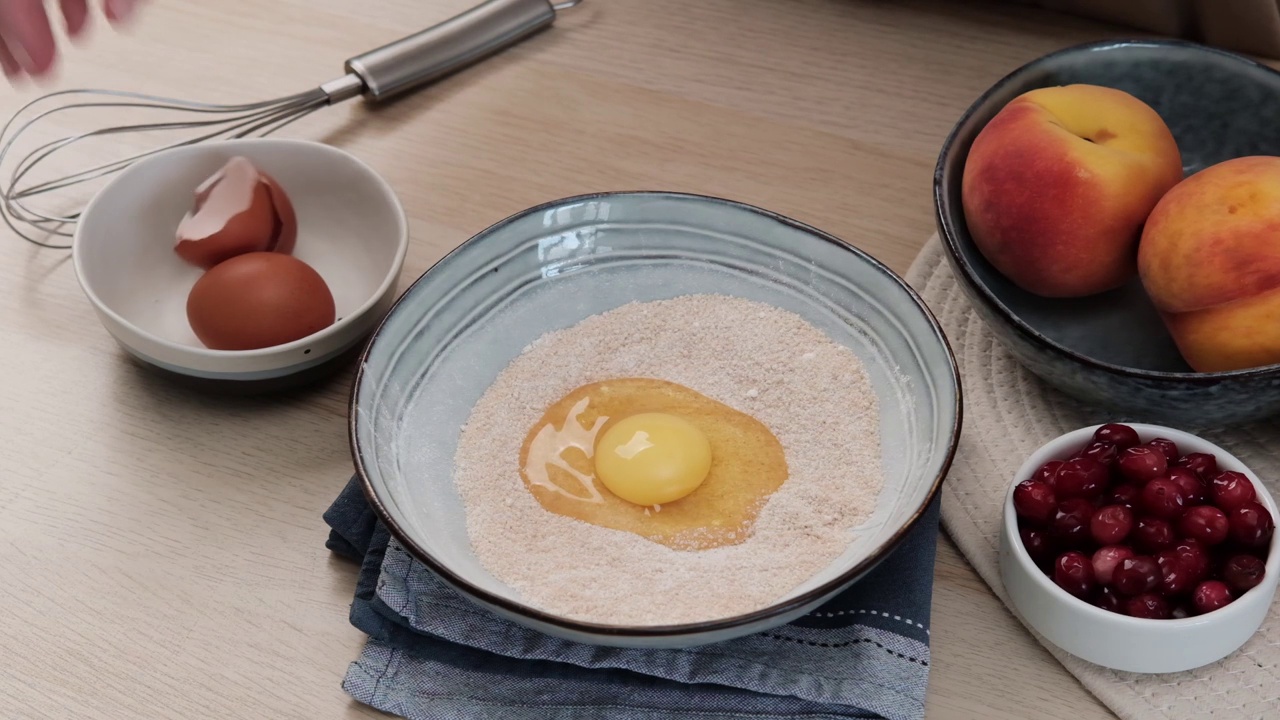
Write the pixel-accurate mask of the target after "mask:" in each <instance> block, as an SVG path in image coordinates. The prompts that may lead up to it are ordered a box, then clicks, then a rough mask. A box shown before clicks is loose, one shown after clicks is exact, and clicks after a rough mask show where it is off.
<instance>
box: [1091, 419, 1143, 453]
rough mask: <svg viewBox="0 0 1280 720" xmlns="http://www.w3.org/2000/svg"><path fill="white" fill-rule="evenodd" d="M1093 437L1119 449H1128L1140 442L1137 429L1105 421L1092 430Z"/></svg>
mask: <svg viewBox="0 0 1280 720" xmlns="http://www.w3.org/2000/svg"><path fill="white" fill-rule="evenodd" d="M1093 439H1094V441H1096V442H1105V443H1111V444H1112V445H1115V446H1116V448H1118V449H1120V450H1128V449H1129V448H1131V447H1134V446H1135V445H1137V444H1138V443H1140V442H1142V440H1141V439H1139V438H1138V431H1137V430H1134V429H1133V428H1131V427H1129V426H1128V425H1121V424H1120V423H1107V424H1106V425H1103V426H1101V427H1099V428H1098V429H1097V430H1094V431H1093Z"/></svg>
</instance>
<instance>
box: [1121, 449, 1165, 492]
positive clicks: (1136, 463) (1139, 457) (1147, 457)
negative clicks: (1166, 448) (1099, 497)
mask: <svg viewBox="0 0 1280 720" xmlns="http://www.w3.org/2000/svg"><path fill="white" fill-rule="evenodd" d="M1116 467H1117V468H1118V469H1119V470H1120V476H1121V477H1123V478H1124V479H1126V480H1128V481H1129V482H1136V483H1145V482H1147V481H1148V480H1154V479H1156V478H1158V477H1160V476H1161V475H1164V474H1165V473H1167V472H1169V460H1168V458H1166V457H1165V456H1164V453H1163V452H1161V451H1160V450H1158V449H1156V448H1151V447H1147V446H1145V445H1139V446H1138V447H1131V448H1129V449H1128V450H1125V451H1124V452H1122V453H1120V459H1119V460H1116Z"/></svg>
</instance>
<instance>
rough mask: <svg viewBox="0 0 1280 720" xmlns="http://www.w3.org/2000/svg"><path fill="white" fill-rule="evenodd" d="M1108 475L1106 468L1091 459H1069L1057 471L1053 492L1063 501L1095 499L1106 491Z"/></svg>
mask: <svg viewBox="0 0 1280 720" xmlns="http://www.w3.org/2000/svg"><path fill="white" fill-rule="evenodd" d="M1108 474H1109V473H1108V472H1107V468H1106V466H1105V465H1103V464H1102V463H1100V462H1098V461H1097V460H1094V459H1093V458H1087V457H1077V458H1071V459H1070V460H1068V461H1066V462H1065V463H1063V464H1062V467H1061V468H1059V469H1058V477H1057V479H1056V480H1055V481H1054V490H1055V491H1056V492H1057V493H1058V497H1060V498H1063V499H1066V498H1096V497H1098V496H1099V495H1101V494H1102V491H1104V490H1106V489H1107V480H1108V477H1107V476H1108Z"/></svg>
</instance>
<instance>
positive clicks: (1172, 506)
mask: <svg viewBox="0 0 1280 720" xmlns="http://www.w3.org/2000/svg"><path fill="white" fill-rule="evenodd" d="M1185 505H1186V498H1184V497H1183V496H1182V489H1181V488H1179V487H1178V484H1177V483H1175V482H1174V481H1172V480H1170V479H1169V478H1166V477H1161V478H1156V479H1155V480H1152V481H1151V482H1149V483H1147V484H1146V485H1144V486H1143V487H1142V496H1141V498H1140V502H1139V506H1140V508H1141V509H1142V510H1145V511H1146V512H1147V513H1148V514H1150V515H1153V516H1155V517H1158V518H1162V519H1164V520H1172V519H1174V518H1176V517H1178V516H1179V515H1181V514H1182V508H1183V507H1184V506H1185Z"/></svg>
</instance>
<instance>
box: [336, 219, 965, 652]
mask: <svg viewBox="0 0 1280 720" xmlns="http://www.w3.org/2000/svg"><path fill="white" fill-rule="evenodd" d="M692 293H722V294H726V295H731V296H737V297H742V298H746V299H749V300H755V301H761V302H765V303H769V304H772V305H774V306H776V307H780V308H783V309H785V310H790V311H793V312H795V313H798V314H799V315H800V316H802V317H803V318H805V319H806V320H808V321H809V322H810V323H812V324H814V325H816V326H817V327H819V328H821V329H822V330H824V331H825V332H826V333H828V334H829V335H830V337H832V338H833V339H834V340H835V341H836V342H839V343H842V344H844V345H845V346H847V347H848V348H850V349H852V351H853V352H855V353H857V355H858V356H859V357H860V358H861V360H862V362H863V363H864V364H865V366H866V369H867V372H868V374H869V376H870V378H871V380H872V382H873V385H874V388H875V392H876V394H877V396H878V399H879V403H880V405H881V409H882V418H881V422H880V431H881V437H882V443H883V466H884V474H885V489H884V492H883V493H882V494H881V496H880V497H879V500H878V503H877V505H876V508H875V510H874V514H873V515H872V517H871V518H870V519H869V520H868V521H867V522H866V523H864V524H863V526H861V527H860V528H858V531H857V532H856V534H855V537H854V539H852V540H851V544H850V545H849V546H848V548H847V550H846V551H845V552H844V554H843V555H841V556H840V557H839V558H838V559H837V560H835V561H834V562H832V563H831V564H830V565H829V566H828V567H826V568H825V569H823V570H822V571H821V572H818V573H817V574H815V575H813V576H812V577H810V578H809V579H808V580H807V581H805V582H803V583H801V584H800V585H799V586H798V587H795V588H794V589H793V590H792V591H791V592H790V593H788V594H787V595H786V596H785V597H780V598H778V599H777V601H776V602H774V603H772V604H771V605H769V606H768V607H761V608H759V609H758V610H756V611H754V612H750V613H747V614H743V615H740V616H735V617H724V618H720V619H717V620H714V621H710V622H701V623H690V624H683V625H666V626H625V625H610V624H601V623H589V622H581V621H578V620H574V619H569V618H566V617H561V616H558V615H556V614H554V613H551V612H547V611H545V610H543V609H540V608H538V607H534V606H532V605H530V604H529V603H527V602H525V601H524V600H523V599H522V598H521V596H520V594H519V593H518V592H517V591H516V590H514V589H513V588H511V587H509V586H507V585H506V584H504V583H503V582H501V581H499V580H498V579H497V578H495V577H494V576H493V575H491V574H490V573H489V572H487V571H486V570H485V568H484V567H482V566H481V564H480V563H479V562H478V560H477V558H476V556H475V554H474V552H473V551H472V548H471V546H470V541H469V539H468V533H467V526H466V515H465V509H464V506H463V504H462V500H461V497H460V495H459V493H458V491H457V489H456V487H455V485H454V480H453V465H452V459H453V457H454V453H455V450H456V447H457V444H458V439H459V433H460V429H461V428H462V426H463V425H464V423H465V422H466V421H467V418H468V415H469V413H470V411H471V409H472V407H473V405H474V404H475V403H476V401H477V400H478V399H479V398H480V397H481V396H482V394H483V393H484V392H485V390H486V389H487V388H488V386H489V385H490V384H491V383H492V382H493V381H494V379H495V378H496V377H497V375H498V374H499V372H500V371H502V370H503V368H504V367H505V366H506V365H507V364H508V363H509V362H511V360H512V359H513V358H515V357H516V356H518V355H519V354H520V353H521V351H522V349H524V348H525V347H526V346H527V345H529V344H530V343H531V342H532V341H534V340H536V339H537V338H539V337H540V336H541V335H543V334H544V333H546V332H548V331H551V330H555V329H560V328H564V327H567V326H570V325H573V324H575V323H577V322H579V321H581V320H583V319H585V318H587V317H589V316H592V315H595V314H598V313H600V312H603V311H607V310H610V309H613V308H616V307H618V306H621V305H624V304H626V303H629V302H632V301H650V300H659V299H665V298H672V297H677V296H682V295H687V294H692ZM584 362H589V360H584ZM357 373H358V374H357V380H356V384H355V388H354V391H353V396H352V407H351V443H352V452H353V455H354V458H355V462H356V467H357V470H358V472H359V474H360V477H361V479H362V481H363V483H364V486H365V489H366V493H367V495H368V497H369V498H370V499H371V501H372V504H373V506H374V508H375V509H376V511H377V513H378V515H379V516H380V517H381V518H382V519H383V521H384V522H385V523H386V525H387V526H388V527H389V528H390V529H391V531H392V532H393V533H394V535H395V537H396V538H397V539H399V541H400V542H401V543H402V544H403V545H404V546H405V548H407V550H408V551H409V552H410V553H411V554H412V555H413V556H414V557H416V558H417V559H418V560H420V561H421V562H423V563H424V564H425V565H426V566H427V567H429V568H430V569H431V570H432V571H433V572H434V573H435V574H436V575H438V576H439V577H440V578H441V579H442V580H443V581H444V582H446V583H447V584H449V585H450V586H452V587H453V588H454V589H455V590H457V591H458V592H459V593H460V594H461V595H463V596H465V597H467V598H470V599H471V600H472V601H474V602H475V603H477V604H479V605H480V606H483V607H485V608H487V609H489V610H491V611H493V612H494V613H497V614H498V615H500V616H502V617H505V618H508V619H510V620H513V621H515V622H518V623H523V624H525V625H527V626H529V627H532V628H535V629H537V630H539V631H542V632H544V633H548V634H551V635H555V636H559V637H562V638H567V639H571V640H576V641H581V642H587V643H596V644H604V645H618V646H632V647H684V646H691V645H698V644H702V643H707V642H713V641H719V640H725V639H729V638H733V637H737V636H740V635H746V634H748V633H753V632H758V631H761V630H764V629H766V628H769V627H773V626H776V625H779V624H782V623H786V622H789V621H790V620H793V619H795V618H797V617H799V616H800V615H803V614H804V613H806V612H809V611H810V610H812V609H813V608H814V607H816V606H818V605H819V604H821V603H822V602H823V601H824V600H826V599H828V598H830V597H831V596H833V595H834V594H836V593H838V592H840V591H841V590H842V589H844V588H846V587H848V586H849V585H850V584H852V583H854V582H855V581H857V580H858V579H859V578H861V577H862V576H863V575H864V574H865V573H866V572H867V571H869V570H870V569H872V568H873V567H875V566H876V565H877V563H878V562H879V561H880V560H882V559H883V558H884V557H885V556H886V555H887V554H888V553H889V552H890V551H891V550H892V549H893V548H894V547H895V546H896V545H897V544H898V543H899V541H900V540H901V539H902V537H903V535H904V534H905V533H906V532H907V531H908V529H909V528H910V527H912V525H913V524H914V523H915V522H916V521H917V520H918V519H919V518H920V516H921V513H922V512H923V511H924V509H925V508H926V507H927V505H928V504H929V502H930V500H931V499H932V498H933V497H934V495H935V494H936V493H937V491H938V488H939V484H940V483H941V481H942V478H943V476H944V475H945V474H946V472H947V469H948V467H949V465H950V463H951V458H952V455H953V453H954V451H955V446H956V442H957V438H958V433H959V430H960V420H961V411H960V390H959V378H958V375H957V369H956V365H955V362H954V358H953V356H952V354H951V351H950V349H949V347H948V345H947V342H946V340H945V338H944V336H943V334H942V331H941V329H940V328H939V326H938V324H937V322H936V321H935V320H934V318H933V317H932V315H931V314H930V312H929V310H928V309H927V308H926V307H925V305H924V304H923V303H922V301H921V300H920V298H919V297H918V296H917V295H916V294H915V293H914V292H913V291H912V290H911V289H910V288H909V287H908V286H907V285H906V284H905V283H904V282H903V281H902V280H901V279H899V278H898V277H897V276H896V275H895V274H893V273H892V272H891V271H890V270H888V269H887V268H885V267H884V266H883V265H881V264H880V263H878V262H877V261H875V260H874V259H873V258H871V257H869V256H867V255H866V254H864V253H862V252H860V251H858V250H857V249H855V248H853V247H851V246H850V245H847V244H845V243H843V242H841V241H840V240H838V239H836V238H834V237H831V236H829V235H826V234H823V233H821V232H819V231H817V230H814V229H812V228H809V227H806V226H803V225H801V224H799V223H796V222H794V221H791V220H788V219H786V218H783V217H780V216H778V215H774V214H772V213H769V212H766V211H763V210H759V209H756V208H753V207H749V206H746V205H741V204H738V203H734V202H729V201H725V200H718V199H712V198H707V197H699V196H691V195H681V194H670V193H616V194H600V195H590V196H584V197H575V198H569V199H565V200H559V201H556V202H552V203H549V204H546V205H543V206H540V207H535V208H532V209H530V210H526V211H524V212H522V213H519V214H518V215H515V216H514V217H511V218H508V219H506V220H504V221H502V222H500V223H498V224H496V225H494V226H492V227H490V228H489V229H487V230H485V231H483V232H481V233H480V234H479V235H477V236H475V237H473V238H471V239H470V240H469V241H467V242H466V243H464V244H463V245H462V246H460V247H459V248H458V249H457V250H455V251H454V252H452V253H451V254H449V255H448V256H447V257H445V258H444V259H443V260H441V261H440V263H439V264H437V265H436V266H435V267H433V268H431V269H430V270H429V271H428V272H427V273H426V274H424V275H423V276H422V277H421V278H420V279H419V280H418V281H417V282H416V283H415V284H414V285H413V286H412V287H411V288H410V289H409V290H407V291H406V292H405V294H404V295H403V296H402V297H401V299H400V300H399V301H398V302H397V303H396V305H395V307H394V308H393V309H392V310H391V312H390V313H389V314H388V316H387V318H386V320H385V321H384V322H383V324H382V325H381V327H380V328H379V329H378V330H377V331H376V333H375V334H374V337H373V338H372V340H371V341H370V343H369V346H368V347H367V349H366V352H365V355H364V356H363V358H362V360H361V362H360V365H359V368H358V370H357ZM846 441H848V439H842V438H833V439H832V442H846ZM657 601H659V599H657V598H655V602H657Z"/></svg>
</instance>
